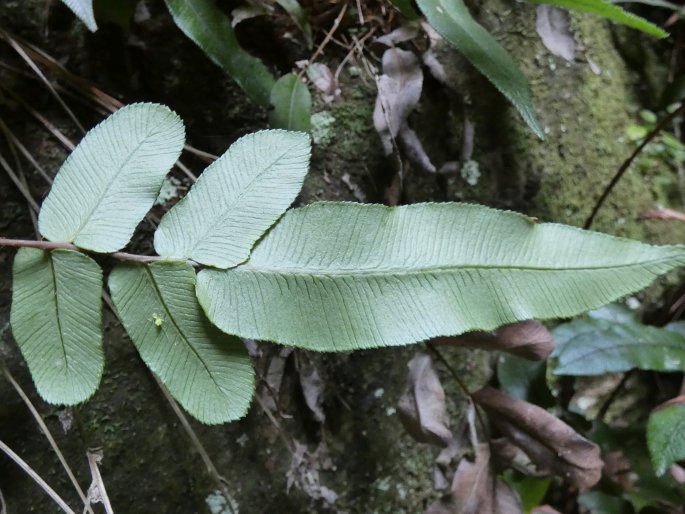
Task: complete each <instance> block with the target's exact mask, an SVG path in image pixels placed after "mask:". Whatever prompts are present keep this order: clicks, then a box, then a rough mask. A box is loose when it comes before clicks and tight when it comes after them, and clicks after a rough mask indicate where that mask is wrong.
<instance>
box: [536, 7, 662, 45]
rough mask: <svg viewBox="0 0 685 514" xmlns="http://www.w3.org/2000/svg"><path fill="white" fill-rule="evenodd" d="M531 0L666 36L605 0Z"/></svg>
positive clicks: (648, 23)
mask: <svg viewBox="0 0 685 514" xmlns="http://www.w3.org/2000/svg"><path fill="white" fill-rule="evenodd" d="M532 2H533V3H536V4H547V5H554V6H556V7H563V8H564V9H569V10H572V11H578V12H582V13H587V14H596V15H598V16H601V17H602V18H606V19H608V20H612V21H615V22H617V23H621V24H622V25H626V26H628V27H631V28H634V29H637V30H640V31H642V32H646V33H647V34H650V35H652V36H655V37H658V38H664V37H668V32H666V31H665V30H663V29H662V28H660V27H657V26H656V25H654V24H653V23H651V22H649V21H647V20H645V19H644V18H640V17H639V16H635V15H634V14H632V13H629V12H628V11H626V10H624V9H622V8H621V7H619V6H617V5H614V4H612V3H610V2H607V1H606V0H532Z"/></svg>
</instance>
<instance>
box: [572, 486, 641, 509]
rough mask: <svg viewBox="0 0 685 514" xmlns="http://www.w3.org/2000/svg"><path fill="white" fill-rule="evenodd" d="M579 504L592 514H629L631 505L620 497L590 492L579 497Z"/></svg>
mask: <svg viewBox="0 0 685 514" xmlns="http://www.w3.org/2000/svg"><path fill="white" fill-rule="evenodd" d="M578 503H579V504H580V505H582V506H583V507H585V508H586V509H587V510H588V511H589V512H590V513H591V514H629V513H630V512H632V510H631V509H630V504H629V503H628V502H627V501H625V500H624V499H623V498H621V497H620V496H612V495H610V494H606V493H603V492H601V491H590V492H588V493H584V494H581V495H580V496H579V497H578Z"/></svg>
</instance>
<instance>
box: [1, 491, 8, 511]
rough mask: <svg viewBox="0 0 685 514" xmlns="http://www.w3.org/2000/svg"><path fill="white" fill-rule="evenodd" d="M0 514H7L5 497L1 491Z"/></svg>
mask: <svg viewBox="0 0 685 514" xmlns="http://www.w3.org/2000/svg"><path fill="white" fill-rule="evenodd" d="M0 514H7V504H6V503H5V497H4V496H3V495H2V489H0Z"/></svg>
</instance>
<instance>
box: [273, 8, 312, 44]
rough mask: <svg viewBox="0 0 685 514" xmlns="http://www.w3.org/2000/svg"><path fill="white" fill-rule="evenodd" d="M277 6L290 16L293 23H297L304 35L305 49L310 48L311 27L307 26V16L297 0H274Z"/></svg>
mask: <svg viewBox="0 0 685 514" xmlns="http://www.w3.org/2000/svg"><path fill="white" fill-rule="evenodd" d="M275 1H276V3H277V4H278V5H280V6H281V7H283V9H284V10H285V11H286V12H287V13H288V14H289V15H290V16H292V18H293V20H295V23H297V25H298V27H300V30H302V33H303V34H304V37H305V39H306V40H307V47H308V48H311V47H312V41H313V39H312V27H311V25H309V20H308V19H307V14H306V13H305V12H304V10H303V9H302V6H301V5H300V3H299V2H298V1H297V0H275Z"/></svg>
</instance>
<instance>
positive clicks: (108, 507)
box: [84, 448, 114, 514]
mask: <svg viewBox="0 0 685 514" xmlns="http://www.w3.org/2000/svg"><path fill="white" fill-rule="evenodd" d="M86 455H87V456H88V466H89V467H90V476H91V477H93V483H92V484H91V486H90V488H89V490H88V492H89V493H90V492H92V490H93V488H97V494H98V496H97V498H98V501H99V502H100V503H102V505H104V506H105V512H106V513H107V514H114V509H113V508H112V504H111V502H110V501H109V496H108V495H107V489H105V482H104V481H103V480H102V475H101V474H100V467H99V464H100V462H102V450H101V449H100V448H95V449H93V450H88V451H87V452H86ZM90 497H91V495H90V494H89V495H88V498H90ZM86 507H88V510H90V502H89V503H88V504H87V505H86ZM84 512H85V511H84Z"/></svg>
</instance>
